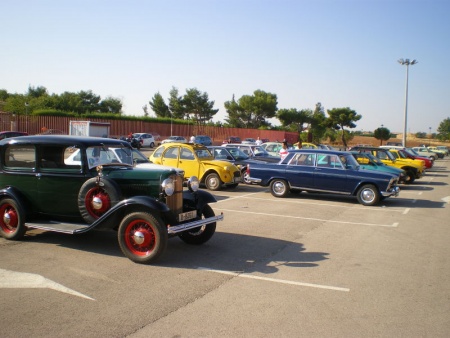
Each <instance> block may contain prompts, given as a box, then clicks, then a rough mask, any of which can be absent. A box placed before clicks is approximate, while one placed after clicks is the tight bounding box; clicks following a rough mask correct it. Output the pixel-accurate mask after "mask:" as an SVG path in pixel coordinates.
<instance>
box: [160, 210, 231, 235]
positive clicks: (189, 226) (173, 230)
mask: <svg viewBox="0 0 450 338" xmlns="http://www.w3.org/2000/svg"><path fill="white" fill-rule="evenodd" d="M216 221H223V213H221V214H220V215H218V216H214V217H208V218H204V219H199V220H196V221H193V222H189V223H183V224H179V225H174V226H169V227H167V233H168V234H169V235H172V234H176V233H179V232H183V231H186V230H190V229H194V228H198V227H200V226H203V225H206V224H209V223H214V222H216Z"/></svg>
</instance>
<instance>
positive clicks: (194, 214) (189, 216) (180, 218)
mask: <svg viewBox="0 0 450 338" xmlns="http://www.w3.org/2000/svg"><path fill="white" fill-rule="evenodd" d="M196 217H197V210H192V211H188V212H183V213H182V214H179V215H178V221H179V222H183V221H187V220H188V219H193V218H196Z"/></svg>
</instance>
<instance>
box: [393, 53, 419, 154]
mask: <svg viewBox="0 0 450 338" xmlns="http://www.w3.org/2000/svg"><path fill="white" fill-rule="evenodd" d="M398 63H400V64H401V65H402V66H406V89H405V121H404V126H403V142H402V143H403V147H406V125H407V120H408V73H409V66H410V65H411V66H412V65H415V64H416V63H418V61H417V60H412V61H410V60H409V59H405V60H403V59H399V60H398Z"/></svg>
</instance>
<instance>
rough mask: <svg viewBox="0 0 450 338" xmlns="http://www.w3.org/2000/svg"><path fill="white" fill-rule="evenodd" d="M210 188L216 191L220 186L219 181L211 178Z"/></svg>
mask: <svg viewBox="0 0 450 338" xmlns="http://www.w3.org/2000/svg"><path fill="white" fill-rule="evenodd" d="M208 186H209V188H210V189H216V188H217V187H218V186H219V179H218V178H217V177H215V176H213V177H209V178H208Z"/></svg>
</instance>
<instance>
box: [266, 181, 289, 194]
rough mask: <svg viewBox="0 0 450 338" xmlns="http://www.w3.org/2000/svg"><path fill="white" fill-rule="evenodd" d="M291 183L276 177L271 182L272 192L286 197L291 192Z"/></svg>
mask: <svg viewBox="0 0 450 338" xmlns="http://www.w3.org/2000/svg"><path fill="white" fill-rule="evenodd" d="M289 191H290V188H289V184H288V183H287V182H286V181H285V180H282V179H275V180H273V181H272V182H270V193H271V194H272V196H275V197H286V196H287V194H288V193H289Z"/></svg>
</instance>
